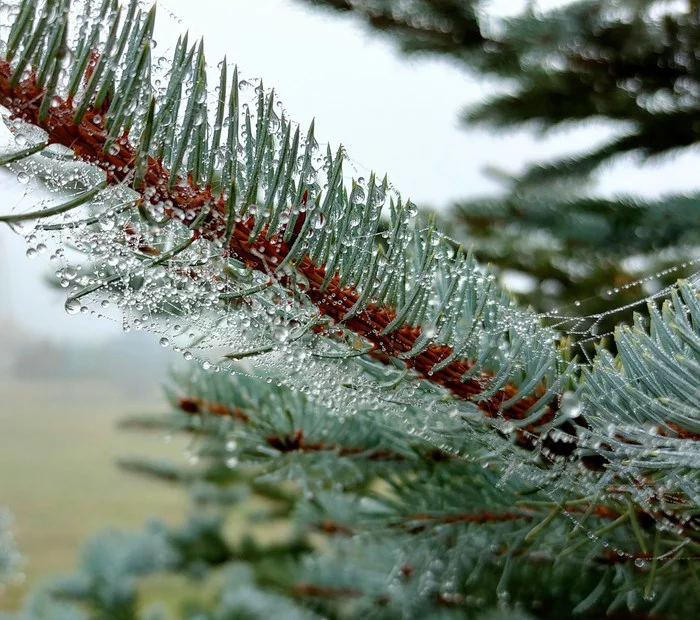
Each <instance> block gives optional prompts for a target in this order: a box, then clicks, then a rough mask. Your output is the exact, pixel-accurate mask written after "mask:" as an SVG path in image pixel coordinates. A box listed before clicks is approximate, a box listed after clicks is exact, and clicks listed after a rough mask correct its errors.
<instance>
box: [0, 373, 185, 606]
mask: <svg viewBox="0 0 700 620" xmlns="http://www.w3.org/2000/svg"><path fill="white" fill-rule="evenodd" d="M0 397H1V402H0V506H6V507H8V508H9V510H10V512H11V513H12V514H13V515H14V517H15V527H14V533H15V537H16V539H17V542H18V544H19V546H20V550H21V551H22V553H23V554H24V556H25V558H26V564H25V566H24V573H25V575H26V578H25V580H24V583H23V584H21V585H13V586H11V587H10V588H8V589H7V590H6V591H5V592H4V593H2V592H0V610H3V611H8V610H13V609H16V608H17V607H18V605H20V604H21V601H22V598H23V596H24V594H25V593H26V592H27V591H28V590H30V589H31V588H32V587H33V586H35V585H36V584H37V583H38V582H39V581H41V580H42V579H43V578H44V577H47V576H50V575H53V574H56V573H61V572H68V571H71V570H72V569H73V568H74V567H75V566H76V564H77V558H78V552H79V550H80V546H81V544H82V542H83V541H84V540H85V538H86V537H88V536H89V535H90V534H92V533H94V532H95V531H96V530H99V529H101V528H105V527H112V526H114V527H120V528H127V529H134V530H138V529H141V527H142V526H143V523H144V521H145V520H146V519H147V518H148V517H149V516H158V517H161V518H163V519H164V520H165V521H167V522H169V523H177V522H180V521H181V520H182V519H183V518H184V516H185V513H186V497H185V494H184V493H183V492H182V489H181V488H178V487H169V486H167V485H163V484H157V483H154V482H152V481H149V480H146V479H142V478H139V477H137V476H132V475H128V474H125V473H123V472H121V471H120V470H119V469H118V468H117V467H116V466H115V460H116V458H117V457H118V456H120V455H122V456H123V455H139V456H145V455H151V456H155V457H168V458H172V459H174V460H179V459H182V458H183V457H182V454H183V449H184V446H185V443H184V440H174V441H172V442H170V443H166V442H165V441H164V440H163V437H162V436H158V435H157V434H139V433H133V432H124V431H119V430H117V428H116V426H115V422H116V421H117V420H118V419H119V418H120V417H122V416H123V415H125V414H129V413H137V412H152V411H159V410H164V409H165V404H164V403H163V402H159V401H158V400H157V399H156V398H155V397H154V398H153V399H152V400H151V401H150V402H138V401H135V400H129V399H128V398H126V397H125V396H124V394H121V393H119V392H118V391H117V390H116V389H115V388H114V387H112V386H110V385H108V384H106V383H105V384H102V383H97V382H89V383H80V382H77V381H76V382H54V383H51V382H17V381H4V382H3V381H0Z"/></svg>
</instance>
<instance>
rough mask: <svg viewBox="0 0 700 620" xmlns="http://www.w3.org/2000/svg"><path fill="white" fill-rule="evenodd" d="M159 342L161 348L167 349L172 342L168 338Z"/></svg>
mask: <svg viewBox="0 0 700 620" xmlns="http://www.w3.org/2000/svg"><path fill="white" fill-rule="evenodd" d="M159 342H160V346H161V347H167V346H168V345H169V344H170V340H168V339H167V338H161V339H160V340H159Z"/></svg>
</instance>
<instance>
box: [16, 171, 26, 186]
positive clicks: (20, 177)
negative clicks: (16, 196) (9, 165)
mask: <svg viewBox="0 0 700 620" xmlns="http://www.w3.org/2000/svg"><path fill="white" fill-rule="evenodd" d="M17 181H18V182H19V183H22V185H26V184H27V183H29V175H28V174H27V173H26V172H20V173H19V174H18V175H17Z"/></svg>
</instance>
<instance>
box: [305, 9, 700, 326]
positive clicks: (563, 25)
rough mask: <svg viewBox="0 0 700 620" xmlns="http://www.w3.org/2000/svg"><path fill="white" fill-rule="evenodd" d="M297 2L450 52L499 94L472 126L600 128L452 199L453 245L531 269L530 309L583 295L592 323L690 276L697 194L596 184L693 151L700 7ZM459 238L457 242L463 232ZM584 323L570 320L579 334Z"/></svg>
mask: <svg viewBox="0 0 700 620" xmlns="http://www.w3.org/2000/svg"><path fill="white" fill-rule="evenodd" d="M304 2H305V3H307V4H311V5H314V6H322V7H328V8H332V9H335V11H336V12H338V13H339V14H344V15H346V16H352V17H355V18H356V19H357V20H360V21H362V22H363V23H366V24H367V25H369V26H370V27H371V28H372V29H373V30H376V31H378V32H380V33H381V34H382V35H383V36H384V37H386V38H391V39H394V40H396V41H397V42H398V43H399V44H400V45H401V49H402V50H403V51H404V52H406V53H409V54H413V55H420V54H423V55H431V56H438V57H445V58H449V59H450V61H451V64H453V65H455V64H456V65H457V66H458V67H461V68H463V69H464V71H465V73H467V74H471V75H472V76H476V77H479V78H481V79H484V78H486V79H489V81H490V82H491V83H493V84H495V85H499V84H500V85H502V86H503V88H494V90H495V91H496V94H494V95H492V96H490V97H488V98H486V100H484V101H481V102H479V103H478V104H476V105H473V106H470V107H469V108H467V109H466V110H465V111H464V114H463V116H462V120H463V122H464V124H465V125H466V126H467V127H479V128H488V129H491V130H493V131H496V132H498V134H500V135H502V133H503V132H507V131H513V130H518V129H535V130H536V131H538V132H541V134H543V135H548V134H551V133H553V132H556V131H557V130H558V129H560V128H572V127H580V128H584V127H588V126H591V125H594V128H595V124H597V125H598V127H599V128H600V127H601V126H602V127H603V128H605V129H606V130H607V133H608V135H607V136H606V137H605V138H601V140H600V141H599V143H598V144H596V145H595V146H594V147H591V148H590V149H589V150H586V151H583V152H578V153H577V152H569V153H568V154H566V155H565V156H560V157H558V158H555V159H553V160H550V161H530V162H528V165H527V166H526V167H525V168H524V169H523V170H522V171H516V170H513V169H512V165H510V163H509V162H507V161H506V162H500V161H499V162H494V164H497V165H498V168H496V167H494V168H492V169H491V170H490V172H491V174H492V176H494V178H495V179H496V180H498V181H500V182H501V183H502V184H503V187H504V190H505V192H503V194H501V195H497V196H495V197H494V196H488V197H477V198H474V197H465V198H464V199H461V200H457V201H456V202H455V204H454V205H453V209H452V215H453V219H454V220H455V221H456V222H458V223H459V225H461V230H462V234H461V236H459V238H460V239H464V240H465V242H468V243H470V244H472V245H473V247H474V250H475V252H476V253H477V255H478V256H479V258H480V260H482V261H489V262H492V263H493V264H495V265H498V266H499V268H500V269H502V270H509V272H512V271H515V272H518V273H519V274H525V275H527V276H529V278H530V288H529V290H527V291H525V290H524V291H523V292H522V294H521V299H522V300H523V302H526V303H528V304H531V305H532V306H533V307H534V308H537V309H538V310H539V311H541V312H549V311H551V310H553V309H556V308H561V307H562V306H569V305H573V304H574V302H576V301H579V302H580V301H581V300H586V303H585V305H584V307H585V312H586V313H587V314H595V313H600V312H603V311H605V310H610V309H612V308H614V307H616V306H617V307H619V306H624V305H626V304H632V303H634V302H636V301H638V299H639V298H640V296H641V291H642V290H644V289H646V291H647V293H649V292H652V291H654V290H656V289H657V288H661V287H663V286H666V285H668V284H671V283H672V282H673V281H674V280H676V279H678V277H679V276H683V275H687V274H690V273H693V272H694V271H695V270H696V268H697V265H696V264H695V263H694V261H695V260H696V259H697V247H698V241H699V240H698V230H700V226H698V224H699V223H700V220H699V218H700V216H699V211H698V207H697V205H698V203H699V202H700V200H699V197H698V194H697V192H692V193H691V194H689V195H685V194H680V193H673V191H672V190H671V194H670V195H666V196H663V197H661V198H654V199H649V198H646V199H645V198H642V197H640V196H638V195H635V194H634V189H632V190H627V191H628V192H630V191H631V192H632V193H631V194H630V195H620V196H614V197H610V196H600V195H597V194H596V192H595V180H596V173H599V172H602V171H603V170H604V169H605V168H606V167H607V166H609V165H612V164H614V163H615V162H619V161H620V160H622V161H627V162H631V161H633V162H640V163H641V162H649V163H653V162H655V161H659V160H663V159H665V160H668V159H671V158H672V157H673V156H674V155H677V154H680V153H683V152H686V153H687V152H688V151H689V150H690V149H692V148H696V147H697V143H698V141H699V140H700V125H699V124H698V123H699V121H698V119H700V99H698V93H699V92H700V64H699V63H698V59H697V49H698V48H699V47H700V5H699V4H698V3H697V2H694V1H692V0H689V1H687V2H686V1H681V2H668V1H667V0H562V1H561V2H558V3H551V2H549V3H545V2H537V1H536V0H535V1H533V2H527V3H526V2H513V3H512V5H511V6H508V4H510V3H508V2H502V3H499V4H498V6H499V7H501V8H507V9H508V14H509V17H507V18H506V17H502V16H498V15H496V14H495V11H494V10H493V5H492V3H491V2H490V1H489V0H413V1H411V2H403V1H401V0H304ZM543 6H544V7H548V8H542V7H543ZM517 7H521V10H520V11H519V12H518V11H517V10H514V9H517ZM467 157H468V154H465V162H466V161H468V159H467ZM657 176H658V178H662V177H661V175H657ZM452 230H453V233H452V234H453V236H455V235H458V231H459V230H460V227H459V226H457V227H454V228H453V229H452ZM684 262H685V263H691V264H690V265H687V264H686V266H682V264H683V263H684ZM640 279H641V280H644V282H643V283H642V285H643V286H640V285H638V284H636V282H637V281H638V280H640ZM608 291H609V293H608ZM613 293H614V295H613ZM623 319H624V320H630V317H629V315H625V313H617V314H615V316H613V317H603V318H601V319H600V320H599V321H597V323H598V324H597V325H596V328H597V329H598V331H599V332H600V333H603V332H606V331H609V330H612V329H614V326H615V321H618V322H619V321H620V320H623ZM593 323H595V322H593ZM591 324H592V322H588V321H571V322H569V323H567V324H566V325H567V328H568V329H569V330H570V331H579V332H581V335H582V336H583V337H585V336H589V335H590V334H589V333H587V332H588V328H590V327H591Z"/></svg>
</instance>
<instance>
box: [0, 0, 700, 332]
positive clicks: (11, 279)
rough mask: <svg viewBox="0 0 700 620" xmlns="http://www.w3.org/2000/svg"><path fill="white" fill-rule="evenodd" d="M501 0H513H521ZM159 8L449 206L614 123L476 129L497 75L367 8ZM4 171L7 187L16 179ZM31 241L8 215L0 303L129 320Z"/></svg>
mask: <svg viewBox="0 0 700 620" xmlns="http://www.w3.org/2000/svg"><path fill="white" fill-rule="evenodd" d="M494 4H498V5H500V7H501V8H503V7H507V8H511V7H513V6H514V5H515V4H516V0H498V1H497V2H494ZM541 4H542V5H545V4H550V5H552V4H555V5H556V4H561V2H557V1H556V0H551V1H549V2H541ZM158 10H159V19H160V20H161V22H163V21H166V22H167V21H168V20H169V18H168V17H167V13H168V11H170V12H173V13H175V14H176V15H177V16H178V17H179V18H180V20H181V22H182V23H181V24H177V23H174V22H172V21H170V23H169V24H166V27H167V29H168V33H167V34H166V35H165V36H166V37H168V38H172V37H174V36H176V35H177V33H178V31H180V30H185V29H189V30H190V33H191V36H200V35H202V34H204V35H205V42H206V49H207V57H208V60H209V62H210V63H212V64H216V63H217V62H218V60H219V59H220V58H221V57H223V56H224V54H226V55H227V57H228V59H229V61H234V62H236V63H237V64H238V66H239V70H240V71H241V72H242V76H241V77H245V76H248V77H262V78H263V80H264V82H265V85H266V86H267V87H274V88H275V91H276V93H277V94H278V97H279V98H280V99H281V100H282V102H283V103H284V106H285V109H286V110H287V112H288V115H289V117H291V118H292V119H294V120H296V121H299V122H300V123H301V124H302V127H305V126H308V123H309V122H310V121H311V119H312V118H313V117H315V118H316V136H317V138H318V139H319V141H320V142H324V141H329V142H331V144H332V145H337V144H338V143H342V144H343V145H344V146H345V147H346V149H347V152H348V153H349V155H350V157H351V158H352V159H353V160H354V162H356V164H355V165H356V171H354V172H353V171H351V173H352V174H355V175H356V176H357V175H366V173H367V168H368V167H370V166H371V167H372V168H373V169H375V170H376V171H377V172H379V173H383V172H388V173H389V177H390V180H391V181H392V183H393V184H394V186H395V187H396V188H397V189H398V190H399V191H401V193H402V194H403V195H404V196H405V197H410V198H411V199H413V200H414V201H415V202H417V203H418V204H427V205H432V206H436V207H440V206H443V205H445V204H447V203H448V202H449V201H450V199H456V198H459V197H465V196H474V195H479V194H483V193H486V192H490V191H494V190H495V189H497V186H495V185H494V184H493V183H492V182H491V181H490V180H488V179H487V178H485V177H484V176H483V174H482V169H483V167H484V166H485V165H487V164H496V165H498V166H501V167H504V168H506V169H509V170H513V171H517V170H518V169H519V167H521V166H522V165H523V163H524V162H526V161H532V160H533V159H538V158H547V157H548V156H551V155H554V154H557V153H564V152H568V151H571V152H576V151H578V150H580V149H584V148H586V147H587V146H592V145H593V144H595V143H596V141H598V140H600V139H601V138H602V137H604V136H605V135H606V131H605V129H604V128H603V127H600V126H599V127H594V126H590V127H587V128H583V129H580V130H577V131H575V132H567V133H561V134H559V135H556V136H554V137H553V138H552V139H549V140H548V141H547V142H546V143H544V144H542V143H538V142H537V140H535V139H534V138H533V137H532V136H530V135H528V133H527V132H519V133H513V132H509V133H508V134H505V133H498V134H495V133H493V132H488V131H481V130H480V131H477V130H470V131H464V130H463V129H461V128H460V127H459V123H458V115H459V113H460V111H461V110H462V109H463V107H464V106H465V104H467V103H470V102H475V101H478V100H479V99H480V98H482V97H483V96H484V95H485V94H487V93H488V92H491V91H492V87H489V86H488V85H485V84H483V83H479V82H477V81H475V80H474V79H473V78H472V77H471V76H469V75H468V74H467V73H466V72H465V71H464V70H463V68H461V67H458V66H456V65H455V64H451V63H449V62H448V61H445V60H442V59H439V58H435V57H421V58H417V57H412V58H407V57H405V56H403V55H401V54H400V53H399V52H398V49H397V46H396V45H395V44H394V43H393V42H392V41H391V40H390V39H388V38H383V37H380V36H377V35H376V34H373V33H372V32H370V31H369V29H368V28H366V27H364V26H362V25H361V24H360V23H358V21H357V20H354V19H352V18H348V17H342V16H338V15H336V14H334V13H330V12H328V11H318V10H313V11H312V10H311V9H309V8H308V7H307V6H306V5H305V4H304V3H301V2H298V1H294V0H196V1H195V2H193V1H192V0H165V1H164V2H163V1H161V2H159V9H158ZM156 53H157V48H156ZM699 164H700V157H698V151H697V150H696V151H695V152H694V153H687V154H685V155H683V156H682V157H679V158H675V159H673V161H672V162H667V163H666V164H665V165H663V166H645V167H644V168H641V169H640V168H633V167H632V166H631V165H630V164H629V163H625V162H622V163H621V164H618V165H616V166H614V167H613V168H611V169H610V170H608V171H607V172H606V173H605V174H603V176H602V178H601V183H600V185H599V189H600V191H601V192H604V193H608V194H609V193H614V192H619V191H633V192H635V193H641V194H645V195H659V194H662V193H665V192H670V191H679V190H691V189H698V188H700V181H699V180H698V174H697V172H698V169H700V165H699ZM0 182H1V184H0V191H2V192H3V193H4V188H6V187H8V186H11V184H12V183H13V182H14V179H12V178H10V179H8V178H4V179H0ZM7 204H8V203H7V201H5V205H7ZM0 208H1V209H2V211H3V212H5V209H6V208H7V207H6V206H3V207H0ZM25 249H26V246H25V245H24V242H23V240H22V239H20V238H19V237H17V236H16V235H13V234H12V233H10V231H9V230H8V229H7V228H6V227H0V313H1V312H2V309H4V308H7V306H10V307H11V310H12V314H13V317H14V319H15V320H17V321H18V322H19V323H20V324H22V325H26V326H28V327H31V328H32V329H33V330H35V331H38V332H40V333H42V334H46V335H49V336H51V337H52V338H56V339H59V338H83V337H89V338H94V337H96V336H100V335H107V334H110V333H114V332H115V331H117V329H118V328H117V327H116V326H115V325H113V324H110V323H108V322H106V321H99V320H97V319H90V318H89V317H84V316H78V317H72V316H70V317H69V316H68V315H66V314H65V312H64V310H63V302H62V299H61V293H59V292H57V291H50V290H48V288H47V287H46V286H45V284H44V283H43V277H44V275H45V274H46V273H48V272H50V267H49V263H48V261H44V260H41V259H38V260H34V261H30V260H28V259H27V258H25V256H24V254H25ZM8 300H9V301H8Z"/></svg>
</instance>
